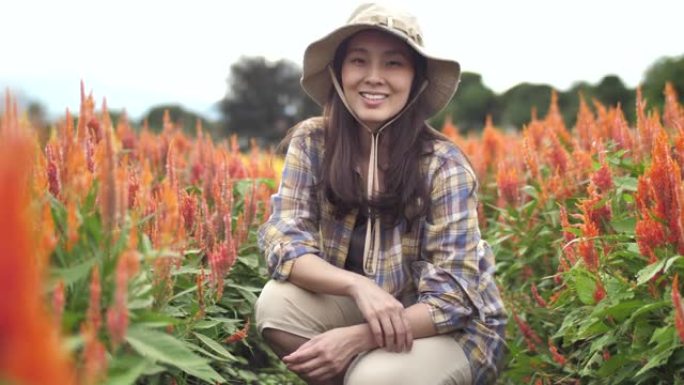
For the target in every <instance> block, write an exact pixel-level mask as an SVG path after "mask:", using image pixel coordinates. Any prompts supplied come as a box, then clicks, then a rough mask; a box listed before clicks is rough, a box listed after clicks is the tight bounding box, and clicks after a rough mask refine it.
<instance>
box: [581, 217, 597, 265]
mask: <svg viewBox="0 0 684 385" xmlns="http://www.w3.org/2000/svg"><path fill="white" fill-rule="evenodd" d="M581 229H582V235H583V239H582V240H581V241H580V243H579V246H578V248H579V253H580V255H581V256H582V259H583V260H584V264H585V265H586V266H587V268H588V269H589V270H590V271H597V270H598V267H599V257H598V253H597V252H596V248H595V247H594V240H593V238H595V237H597V236H598V228H597V227H596V225H595V224H594V222H592V221H586V222H585V223H584V224H583V225H582V226H581Z"/></svg>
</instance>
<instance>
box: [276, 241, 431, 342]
mask: <svg viewBox="0 0 684 385" xmlns="http://www.w3.org/2000/svg"><path fill="white" fill-rule="evenodd" d="M289 280H290V282H292V283H293V284H295V285H297V286H299V287H302V288H304V289H307V290H310V291H313V292H315V293H323V294H333V295H345V296H352V293H353V292H354V290H355V289H356V286H358V284H359V283H360V281H359V280H368V278H366V277H363V276H361V275H359V274H356V273H352V272H350V271H347V270H344V269H340V268H338V267H335V266H333V265H331V264H330V263H328V262H326V261H324V260H322V259H321V258H319V257H318V256H316V255H313V254H307V255H303V256H301V257H299V258H297V259H296V260H295V264H294V267H293V268H292V272H291V273H290V277H289ZM404 312H405V316H406V318H407V320H408V322H409V325H410V326H411V332H412V334H413V338H424V337H430V336H433V335H435V334H437V331H436V329H435V327H434V324H433V322H432V317H431V316H430V309H429V305H427V304H424V303H416V304H414V305H411V306H409V307H408V308H406V309H405V310H404ZM354 328H355V332H356V333H358V336H359V337H362V338H363V340H364V341H365V339H366V337H367V338H369V342H368V343H369V344H370V343H371V342H370V340H372V339H373V336H372V333H371V329H370V326H369V325H368V324H360V325H355V326H354ZM372 345H373V347H377V344H376V343H374V342H373V343H372ZM371 348H372V347H371ZM369 349H370V348H369ZM366 350H368V349H366Z"/></svg>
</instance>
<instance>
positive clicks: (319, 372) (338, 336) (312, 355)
mask: <svg viewBox="0 0 684 385" xmlns="http://www.w3.org/2000/svg"><path fill="white" fill-rule="evenodd" d="M359 326H361V325H356V326H350V327H342V328H337V329H332V330H329V331H327V332H325V333H322V334H319V335H317V336H316V337H314V338H312V339H310V340H309V341H307V342H306V343H304V344H303V345H302V346H300V347H299V349H297V350H296V351H295V352H293V353H292V354H290V355H288V356H285V357H283V362H284V363H285V364H286V365H287V368H288V369H290V370H291V371H293V372H296V373H297V374H299V375H300V376H301V377H303V378H304V379H305V380H313V381H323V380H328V379H331V378H333V377H334V376H336V375H337V374H339V373H341V372H342V371H343V370H345V369H346V368H347V365H349V362H350V361H351V360H352V358H354V356H356V355H357V354H359V353H361V352H362V351H363V350H364V346H367V345H368V341H360V340H359V337H360V336H361V334H360V333H358V332H357V331H358V327H359Z"/></svg>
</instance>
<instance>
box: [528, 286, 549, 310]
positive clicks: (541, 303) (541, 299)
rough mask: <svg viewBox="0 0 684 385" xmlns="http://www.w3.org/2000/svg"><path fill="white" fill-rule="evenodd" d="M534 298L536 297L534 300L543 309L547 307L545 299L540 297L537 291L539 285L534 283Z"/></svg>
mask: <svg viewBox="0 0 684 385" xmlns="http://www.w3.org/2000/svg"><path fill="white" fill-rule="evenodd" d="M532 297H534V300H535V301H537V304H538V305H539V306H541V307H546V306H547V304H546V301H545V300H544V298H542V296H541V295H539V291H538V290H537V285H535V284H534V283H532Z"/></svg>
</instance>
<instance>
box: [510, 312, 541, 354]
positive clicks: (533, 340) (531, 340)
mask: <svg viewBox="0 0 684 385" xmlns="http://www.w3.org/2000/svg"><path fill="white" fill-rule="evenodd" d="M512 313H513V319H514V320H515V323H516V324H517V325H518V329H519V330H520V332H521V333H522V335H523V337H524V338H525V342H526V343H527V348H528V349H529V350H530V351H533V352H534V351H536V349H537V348H536V346H537V345H541V344H542V339H541V338H539V336H538V335H537V333H535V331H534V330H533V329H532V327H531V326H530V325H529V324H528V323H527V322H525V321H523V320H522V319H520V317H518V314H517V313H516V312H515V310H513V311H512Z"/></svg>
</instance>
